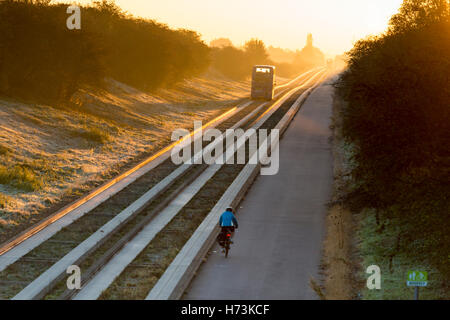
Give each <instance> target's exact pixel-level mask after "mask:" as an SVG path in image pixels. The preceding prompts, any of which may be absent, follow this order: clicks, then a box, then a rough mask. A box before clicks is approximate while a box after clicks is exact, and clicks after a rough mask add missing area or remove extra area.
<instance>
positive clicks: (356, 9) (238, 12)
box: [57, 0, 402, 55]
mask: <svg viewBox="0 0 450 320" xmlns="http://www.w3.org/2000/svg"><path fill="white" fill-rule="evenodd" d="M57 2H70V1H68V0H61V1H59V0H58V1H57ZM76 2H78V3H89V2H90V1H89V0H78V1H76ZM401 3H402V0H116V4H117V5H119V6H120V7H121V8H123V9H124V10H126V11H128V12H129V13H131V14H133V15H136V16H141V17H145V18H150V19H154V20H156V21H158V22H161V23H165V24H167V25H169V26H170V27H172V28H187V29H191V30H195V31H197V32H198V33H200V34H201V37H202V39H203V40H204V41H206V42H207V43H209V42H210V41H211V40H213V39H215V38H221V37H224V38H229V39H230V40H231V41H232V42H233V43H234V44H235V45H236V46H240V45H243V44H244V43H245V41H247V40H249V39H251V38H258V39H261V40H263V41H264V43H265V44H266V45H273V46H275V47H281V48H286V49H292V50H295V49H301V48H302V47H303V46H304V44H305V42H306V36H307V34H308V33H312V34H313V37H314V45H315V46H316V47H318V48H320V49H321V50H322V51H324V52H325V53H327V54H328V55H335V54H341V53H343V52H345V51H348V50H350V49H351V48H352V46H353V43H354V42H355V41H357V40H358V39H360V38H364V37H366V36H368V35H371V34H378V33H380V32H383V31H384V30H385V29H386V27H387V24H388V21H389V18H390V16H392V15H393V14H394V13H396V12H397V11H398V9H399V8H400V5H401Z"/></svg>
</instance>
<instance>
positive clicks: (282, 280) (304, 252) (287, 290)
mask: <svg viewBox="0 0 450 320" xmlns="http://www.w3.org/2000/svg"><path fill="white" fill-rule="evenodd" d="M333 81H334V78H331V79H330V80H328V81H326V82H325V83H324V84H323V85H321V86H320V87H318V88H317V89H316V90H315V91H314V92H313V93H311V95H310V96H309V97H308V100H307V101H306V102H305V103H304V104H303V106H302V109H301V110H300V112H299V113H298V114H297V116H296V117H295V119H294V120H293V121H292V123H291V125H290V127H289V129H288V131H287V132H286V133H285V135H284V137H283V140H281V142H280V146H281V147H280V149H281V150H280V171H279V173H278V175H276V176H261V177H259V178H258V180H257V181H256V182H255V183H254V184H253V186H252V188H251V190H250V191H249V192H248V194H247V196H246V198H245V200H244V201H243V202H242V203H241V204H240V207H239V210H238V219H239V231H238V232H237V233H236V235H235V239H234V243H235V245H233V248H232V250H231V255H230V258H229V259H227V260H225V259H223V256H222V255H221V254H220V249H219V248H218V247H217V246H214V247H213V248H212V249H211V250H210V251H209V255H208V260H207V261H206V262H205V263H204V264H203V265H202V266H201V267H200V269H199V270H198V272H197V275H196V276H195V278H194V279H193V281H192V283H191V284H190V285H189V286H188V288H187V290H186V293H185V295H184V296H183V298H184V299H188V300H197V299H219V300H222V299H233V300H234V299H236V300H239V299H258V300H261V299H263V300H264V299H270V300H274V299H296V300H297V299H317V298H318V297H317V294H316V293H315V292H314V291H313V290H312V289H311V287H310V283H309V282H310V279H311V278H315V279H317V277H318V276H319V275H320V268H319V265H320V258H321V247H322V241H323V235H324V233H325V228H324V223H325V216H326V212H327V209H326V204H327V202H328V201H329V199H330V196H331V191H332V182H333V172H332V154H331V150H330V148H331V146H330V144H329V137H330V136H331V131H330V129H329V125H330V119H331V110H332V96H333V87H332V82H333Z"/></svg>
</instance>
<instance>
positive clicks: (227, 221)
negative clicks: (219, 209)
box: [219, 211, 238, 228]
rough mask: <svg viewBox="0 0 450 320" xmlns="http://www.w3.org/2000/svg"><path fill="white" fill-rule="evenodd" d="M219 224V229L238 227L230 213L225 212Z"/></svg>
mask: <svg viewBox="0 0 450 320" xmlns="http://www.w3.org/2000/svg"><path fill="white" fill-rule="evenodd" d="M219 224H220V226H221V227H232V226H234V227H236V228H237V227H238V222H237V220H236V217H235V216H234V214H233V212H231V211H225V212H224V213H222V215H221V216H220V219H219Z"/></svg>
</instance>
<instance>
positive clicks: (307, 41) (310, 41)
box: [306, 33, 313, 47]
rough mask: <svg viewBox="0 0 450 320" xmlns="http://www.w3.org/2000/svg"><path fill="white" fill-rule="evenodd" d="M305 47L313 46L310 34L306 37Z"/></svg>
mask: <svg viewBox="0 0 450 320" xmlns="http://www.w3.org/2000/svg"><path fill="white" fill-rule="evenodd" d="M306 46H307V47H312V46H313V37H312V34H311V33H308V37H307V38H306Z"/></svg>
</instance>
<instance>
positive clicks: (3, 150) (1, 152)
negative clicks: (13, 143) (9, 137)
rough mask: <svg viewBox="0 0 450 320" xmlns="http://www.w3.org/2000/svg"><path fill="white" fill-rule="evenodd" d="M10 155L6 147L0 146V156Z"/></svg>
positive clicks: (9, 150)
mask: <svg viewBox="0 0 450 320" xmlns="http://www.w3.org/2000/svg"><path fill="white" fill-rule="evenodd" d="M10 153H11V149H10V148H8V147H5V146H3V145H1V144H0V156H5V155H7V154H10Z"/></svg>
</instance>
